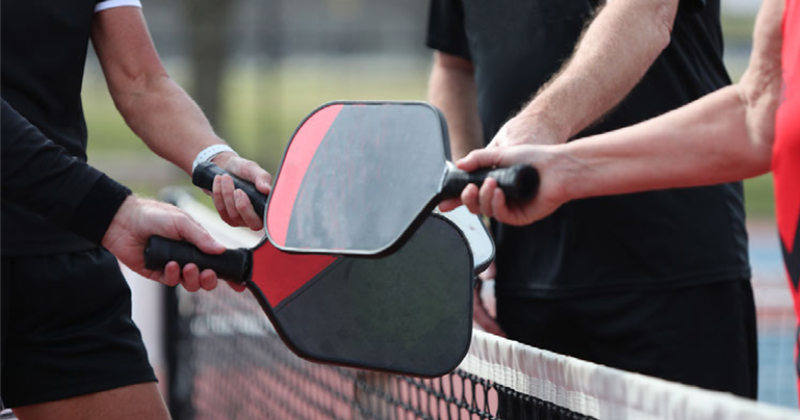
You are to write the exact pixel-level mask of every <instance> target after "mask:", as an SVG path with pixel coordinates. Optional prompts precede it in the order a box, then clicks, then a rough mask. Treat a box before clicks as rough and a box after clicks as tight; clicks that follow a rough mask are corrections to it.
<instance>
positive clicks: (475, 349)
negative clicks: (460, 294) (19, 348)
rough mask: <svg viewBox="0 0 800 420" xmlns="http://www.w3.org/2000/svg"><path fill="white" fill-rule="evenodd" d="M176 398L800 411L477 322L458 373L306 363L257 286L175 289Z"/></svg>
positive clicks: (741, 414)
mask: <svg viewBox="0 0 800 420" xmlns="http://www.w3.org/2000/svg"><path fill="white" fill-rule="evenodd" d="M168 198H169V200H170V201H173V202H175V203H176V204H178V205H179V206H180V207H182V208H183V209H184V210H186V211H187V212H188V213H189V214H191V215H192V216H193V217H194V218H196V219H197V220H199V221H200V222H201V223H202V224H203V225H204V226H205V227H206V228H207V229H208V230H209V232H211V234H212V235H214V236H215V237H216V238H217V239H218V240H220V241H221V242H223V243H225V244H226V245H227V246H230V247H251V246H253V245H254V244H255V243H257V241H258V240H259V239H260V235H258V234H255V233H252V232H250V231H248V230H243V229H233V228H230V227H227V226H226V225H224V223H222V222H220V221H219V218H218V217H217V215H216V214H215V213H213V212H211V211H209V210H208V209H206V208H205V207H204V206H203V205H201V204H199V203H197V202H196V201H194V200H193V199H192V198H191V197H190V196H189V195H188V194H186V193H183V192H180V190H173V191H171V192H170V193H169V195H168ZM167 313H168V318H169V319H170V321H169V322H168V325H167V331H166V332H167V334H166V336H167V337H168V340H167V346H168V350H167V358H168V363H169V375H170V381H169V387H168V388H169V404H170V410H171V411H172V414H173V417H174V418H175V419H176V420H187V419H195V420H205V419H359V420H361V419H365V420H369V419H376V420H377V419H390V420H394V419H403V420H405V419H431V420H434V419H435V420H440V419H448V420H449V419H592V418H596V419H749V420H762V419H763V420H767V419H800V415H798V414H797V412H795V411H793V410H787V409H782V408H778V407H773V406H769V405H765V404H760V403H756V402H752V401H748V400H744V399H741V398H737V397H734V396H731V395H728V394H723V393H717V392H712V391H705V390H701V389H698V388H694V387H688V386H684V385H679V384H674V383H670V382H666V381H662V380H659V379H655V378H650V377H646V376H643V375H638V374H632V373H627V372H623V371H620V370H616V369H611V368H607V367H603V366H598V365H595V364H592V363H589V362H585V361H581V360H577V359H573V358H570V357H565V356H561V355H557V354H554V353H551V352H548V351H544V350H539V349H535V348H532V347H528V346H525V345H522V344H519V343H516V342H512V341H509V340H505V339H503V338H499V337H496V336H493V335H490V334H486V333H483V332H480V331H475V332H474V334H473V340H472V345H471V347H470V351H469V353H468V355H467V356H466V358H465V359H464V361H463V362H462V364H461V365H460V366H459V368H458V369H456V370H455V371H454V372H452V373H450V374H448V375H445V376H443V377H441V378H434V379H419V378H409V377H403V376H397V375H389V374H383V373H377V372H368V371H362V370H357V369H350V368H341V367H335V366H327V365H320V364H315V363H311V362H307V361H305V360H302V359H300V358H298V357H297V356H295V355H294V354H293V353H292V352H291V351H289V349H288V348H286V346H285V345H284V344H283V343H282V342H281V341H280V338H279V337H278V335H277V334H276V333H275V331H274V329H273V328H272V326H271V325H270V323H269V321H268V319H267V318H266V316H264V314H263V312H262V311H261V308H260V307H259V305H258V303H257V302H256V301H255V299H253V298H252V296H250V295H249V293H247V292H245V293H242V294H238V293H236V292H234V291H232V290H230V289H229V288H227V287H219V288H217V289H216V290H214V291H213V292H211V293H187V292H185V291H183V290H182V289H175V291H174V293H172V294H170V297H169V299H168V302H167Z"/></svg>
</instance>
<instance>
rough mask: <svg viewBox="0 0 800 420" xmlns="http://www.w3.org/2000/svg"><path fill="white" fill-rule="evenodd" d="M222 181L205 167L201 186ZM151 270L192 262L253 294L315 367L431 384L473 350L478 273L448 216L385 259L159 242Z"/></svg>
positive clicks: (426, 223) (254, 194)
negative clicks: (206, 250) (210, 251)
mask: <svg viewBox="0 0 800 420" xmlns="http://www.w3.org/2000/svg"><path fill="white" fill-rule="evenodd" d="M220 173H222V172H221V170H220V169H219V168H216V167H215V166H214V165H213V164H204V165H202V166H199V167H198V168H197V169H196V170H195V174H194V177H193V180H194V182H195V183H196V184H199V185H200V186H202V187H204V188H207V189H210V188H211V182H213V177H214V175H215V174H220ZM235 182H236V183H237V187H238V188H240V189H244V190H245V192H246V193H247V194H248V196H249V197H250V198H251V202H253V204H254V206H255V207H258V206H259V204H258V203H263V202H264V200H263V199H264V196H263V195H261V194H260V193H259V192H258V191H256V190H255V188H254V187H252V184H249V185H248V184H247V183H245V182H243V181H241V180H238V179H237V180H235ZM262 205H263V204H262ZM490 242H491V241H490ZM492 251H493V247H492ZM484 253H485V252H484ZM145 261H146V265H147V267H149V268H151V269H160V268H162V267H163V266H164V265H166V263H167V262H169V261H177V262H178V263H180V264H181V265H184V264H187V263H189V262H194V263H196V264H197V265H198V266H199V267H200V268H201V269H205V268H211V269H213V270H215V271H216V272H217V275H218V276H219V277H220V278H223V279H226V280H228V281H232V282H235V283H239V284H244V285H246V286H247V288H248V289H249V290H250V292H251V293H252V294H253V296H255V298H256V299H257V300H258V302H259V304H260V305H261V307H262V308H263V310H264V312H265V313H266V314H267V316H268V317H269V318H270V320H271V322H272V324H273V326H274V327H275V329H276V331H277V332H278V334H279V335H280V337H281V338H282V339H283V341H284V342H285V343H286V345H287V346H288V347H289V348H291V349H292V350H293V351H294V353H296V354H297V355H298V356H300V357H303V358H306V359H309V360H312V361H316V362H323V363H331V364H337V365H344V366H353V367H359V368H366V369H374V370H381V371H388V372H395V373H401V374H405V375H414V376H429V377H430V376H439V375H442V374H444V373H446V372H449V371H450V370H452V369H454V368H455V367H456V366H457V365H458V364H459V363H460V362H461V360H462V359H463V357H464V355H465V354H466V352H467V350H468V348H469V343H470V339H471V334H472V296H473V294H472V286H473V281H472V280H473V278H474V268H475V263H474V262H473V257H472V253H471V252H470V248H469V247H468V245H467V243H466V240H465V237H464V235H463V234H462V232H461V231H460V230H459V229H458V228H457V227H456V225H455V224H454V223H453V222H451V221H450V220H448V219H446V218H444V217H442V216H440V215H429V216H428V217H427V218H425V220H423V221H422V223H421V224H420V227H419V229H417V231H416V233H415V234H414V235H413V237H412V238H410V239H409V240H408V241H407V242H406V243H405V244H404V245H403V246H402V247H399V248H398V249H397V251H396V252H394V253H393V254H391V255H390V256H387V257H385V258H357V257H345V256H331V255H312V254H290V253H286V252H282V251H280V250H278V249H277V248H275V247H274V246H272V244H271V243H270V242H269V241H268V240H266V238H265V239H264V240H262V241H261V243H259V244H258V245H257V246H256V247H254V248H252V249H236V250H228V251H226V252H225V254H222V255H214V256H212V255H207V254H203V253H202V252H200V251H199V250H198V249H197V248H195V247H194V246H192V245H190V244H188V243H186V242H178V241H172V240H167V239H164V238H159V237H153V238H151V240H150V242H149V244H148V248H147V249H146V251H145Z"/></svg>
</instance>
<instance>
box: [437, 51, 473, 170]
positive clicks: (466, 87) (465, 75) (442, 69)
mask: <svg viewBox="0 0 800 420" xmlns="http://www.w3.org/2000/svg"><path fill="white" fill-rule="evenodd" d="M474 72H475V69H474V67H473V66H472V63H471V62H470V61H468V60H466V59H464V58H461V57H458V56H455V55H452V54H447V53H443V52H440V51H436V52H435V53H434V55H433V69H432V70H431V77H430V80H429V82H428V101H429V102H430V103H432V104H433V105H435V106H436V107H437V108H439V109H440V110H441V111H442V113H443V114H444V116H445V117H446V119H447V130H448V132H449V134H450V152H451V155H452V158H453V160H454V161H455V160H457V159H461V158H463V157H464V156H466V155H467V154H468V153H469V152H471V151H472V150H475V149H479V148H481V147H483V140H482V136H483V134H482V133H481V122H480V117H479V116H478V99H477V91H476V88H475V78H474Z"/></svg>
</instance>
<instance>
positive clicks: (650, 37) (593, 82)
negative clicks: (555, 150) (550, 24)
mask: <svg viewBox="0 0 800 420" xmlns="http://www.w3.org/2000/svg"><path fill="white" fill-rule="evenodd" d="M678 2H679V0H649V1H641V0H609V1H608V2H607V4H605V6H602V7H601V8H600V9H599V11H598V12H597V14H596V17H595V19H594V20H593V21H592V22H591V24H589V25H588V27H587V29H586V31H585V32H584V34H583V35H582V37H581V40H580V41H579V42H578V45H577V47H576V49H575V52H574V53H573V55H572V57H571V58H570V59H569V60H568V61H567V63H566V64H565V65H564V66H563V67H562V69H561V70H560V71H559V72H558V73H557V74H556V75H555V76H554V77H553V78H552V79H551V80H550V81H549V82H548V83H547V84H545V86H544V87H543V88H542V89H540V91H539V92H538V93H537V94H536V95H535V97H534V98H533V100H532V101H531V102H530V103H529V104H528V105H526V106H525V107H524V108H523V109H522V111H520V113H519V114H517V115H516V116H515V117H514V118H512V119H511V120H509V122H508V123H506V124H505V125H504V126H503V127H502V128H501V129H500V131H499V132H498V133H497V135H496V136H495V138H494V140H492V144H491V145H492V146H510V145H517V144H560V143H564V142H566V141H567V139H569V138H570V137H572V136H574V135H575V134H577V133H579V132H580V131H581V130H583V129H584V128H586V127H587V126H588V125H589V124H591V123H592V122H594V121H595V120H597V119H598V118H600V117H601V116H603V115H604V114H605V113H607V112H608V111H609V110H611V109H612V108H614V107H615V106H616V105H617V104H618V103H619V102H620V101H622V99H623V98H625V96H626V95H627V94H628V93H629V92H630V91H631V90H632V89H633V88H634V86H636V84H637V83H638V82H639V80H641V78H642V77H643V76H644V74H645V73H646V72H647V70H648V68H650V66H651V65H652V64H653V62H654V61H655V60H656V58H658V56H659V55H660V54H661V52H662V51H663V50H664V49H665V48H666V47H667V45H669V42H670V37H671V32H672V25H673V24H674V21H675V16H676V13H677V10H678Z"/></svg>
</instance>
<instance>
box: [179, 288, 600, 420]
mask: <svg viewBox="0 0 800 420" xmlns="http://www.w3.org/2000/svg"><path fill="white" fill-rule="evenodd" d="M172 293H173V294H172V296H171V298H170V299H169V301H170V302H169V310H170V312H171V314H172V322H171V325H170V327H169V329H168V330H169V331H168V335H169V336H170V340H169V341H170V357H169V359H170V362H171V363H170V365H171V366H170V369H171V373H172V376H171V377H172V378H174V380H172V381H171V382H170V393H169V399H170V407H171V410H172V413H173V416H174V417H175V418H176V419H178V420H185V419H197V420H202V419H231V420H235V419H262V418H264V419H364V420H369V419H374V420H378V419H389V420H394V419H427V420H434V419H435V420H440V419H447V420H449V419H583V418H589V417H586V416H582V415H579V414H576V413H574V412H572V411H570V410H567V409H565V408H563V407H559V406H556V405H554V404H552V403H549V402H546V401H543V400H541V399H538V398H535V397H532V396H529V395H524V394H520V393H518V392H516V391H514V390H512V389H510V388H506V387H504V386H501V385H499V384H496V383H494V382H493V381H491V380H490V379H486V378H480V377H477V376H475V375H472V374H469V373H467V372H464V371H461V370H456V371H454V372H452V373H450V374H448V375H445V376H443V377H440V378H434V379H419V378H410V377H403V376H397V375H388V374H383V373H377V372H369V371H361V370H357V369H349V368H340V367H336V366H327V365H320V364H315V363H310V362H307V361H305V360H303V359H301V358H299V357H297V356H295V355H294V354H293V353H292V352H291V351H290V350H289V349H288V348H287V347H286V346H285V345H284V344H283V342H281V340H280V339H279V337H278V335H277V334H276V333H275V332H274V331H273V330H272V328H271V326H270V325H269V322H268V320H267V318H266V316H264V315H263V313H262V312H261V308H260V307H259V306H258V304H257V303H256V302H255V299H253V298H252V296H250V295H249V293H248V292H245V293H242V294H237V293H235V292H233V291H231V290H228V289H227V288H225V287H220V288H218V289H217V290H215V291H213V292H211V293H194V294H189V293H185V292H182V291H178V292H177V293H175V292H172Z"/></svg>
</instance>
